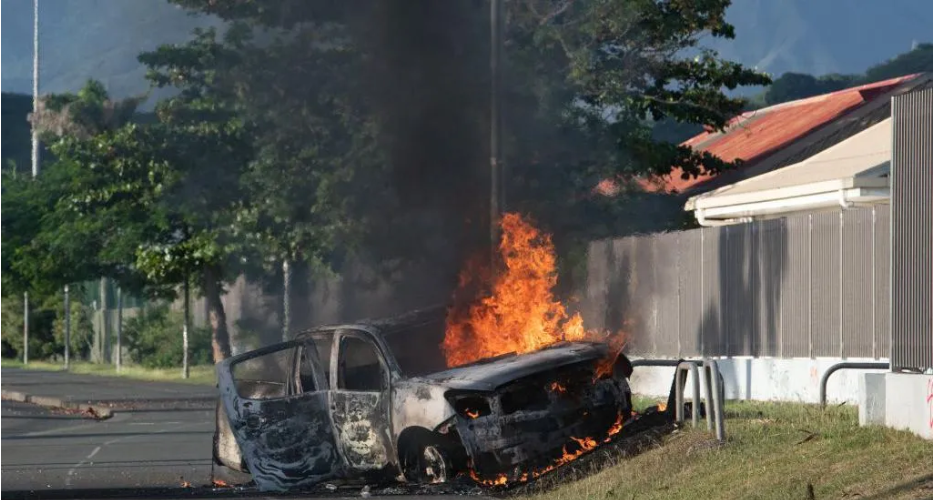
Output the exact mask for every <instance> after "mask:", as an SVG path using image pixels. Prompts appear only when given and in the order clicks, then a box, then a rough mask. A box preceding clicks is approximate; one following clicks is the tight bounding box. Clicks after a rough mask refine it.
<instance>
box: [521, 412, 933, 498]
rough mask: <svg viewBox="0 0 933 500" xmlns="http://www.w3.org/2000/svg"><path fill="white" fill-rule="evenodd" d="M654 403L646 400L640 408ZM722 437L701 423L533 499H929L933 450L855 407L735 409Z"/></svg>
mask: <svg viewBox="0 0 933 500" xmlns="http://www.w3.org/2000/svg"><path fill="white" fill-rule="evenodd" d="M648 401H649V400H646V399H644V398H640V399H638V400H636V406H639V404H640V405H641V406H644V405H646V404H648ZM655 401H657V400H655ZM726 434H727V443H726V444H725V445H724V446H723V447H721V448H716V447H715V446H710V445H711V444H714V443H713V442H712V441H714V440H712V436H711V435H710V434H709V433H708V432H707V431H706V426H705V424H704V425H702V427H701V428H700V429H698V430H693V429H690V428H689V426H688V427H687V428H685V430H683V431H681V432H677V433H674V434H671V435H669V436H667V437H666V438H665V440H664V442H663V444H662V445H661V446H658V447H654V448H652V449H649V450H648V451H646V452H644V453H642V454H640V455H636V456H634V457H632V458H627V459H619V460H618V461H617V462H615V465H613V466H611V467H608V468H605V469H604V470H601V471H597V472H595V473H594V474H592V475H590V476H588V477H586V478H583V479H580V480H576V481H572V482H564V483H563V484H559V486H557V487H556V488H553V489H545V487H544V486H543V485H542V486H541V487H540V488H539V489H538V491H537V492H536V493H534V494H532V495H531V496H530V497H528V498H529V499H567V500H576V499H614V498H618V499H624V500H630V499H633V498H634V499H637V500H650V499H658V500H676V499H682V498H683V499H690V500H700V499H711V498H716V499H743V500H744V499H781V500H784V499H797V498H799V499H807V498H815V499H829V498H833V499H848V498H853V499H855V498H857V499H860V500H869V499H872V500H874V499H879V500H880V499H885V500H888V499H895V500H896V499H921V498H923V499H930V498H933V443H931V442H929V441H924V440H923V439H921V438H919V437H917V436H915V435H913V434H910V433H908V432H905V431H895V430H891V429H887V428H879V427H859V425H858V417H857V413H856V410H855V409H854V408H851V407H832V408H828V409H826V410H825V411H824V410H821V409H820V408H819V407H817V406H813V405H803V404H790V403H754V402H743V403H730V404H728V405H727V406H726ZM542 483H543V482H542ZM808 485H812V488H813V496H812V497H810V496H809V495H808V492H807V490H808Z"/></svg>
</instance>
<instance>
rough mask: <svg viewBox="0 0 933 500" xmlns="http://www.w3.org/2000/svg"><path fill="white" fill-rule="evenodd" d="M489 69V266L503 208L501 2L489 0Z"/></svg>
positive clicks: (493, 261)
mask: <svg viewBox="0 0 933 500" xmlns="http://www.w3.org/2000/svg"><path fill="white" fill-rule="evenodd" d="M489 2H490V3H489V25H490V40H489V42H490V43H489V46H490V47H489V71H490V80H491V87H490V124H489V132H490V133H489V177H490V193H489V239H490V241H489V243H490V249H491V259H492V264H493V266H494V265H495V259H496V247H497V246H498V242H499V218H500V216H501V211H502V209H503V206H502V205H503V198H504V197H503V186H502V162H501V161H500V157H499V156H500V152H499V147H500V142H501V141H500V139H501V137H500V132H501V131H500V127H501V123H500V110H499V106H500V96H499V93H500V75H499V56H500V46H501V37H502V33H501V31H502V24H501V17H502V16H501V2H500V0H489Z"/></svg>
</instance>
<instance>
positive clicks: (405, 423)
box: [214, 310, 631, 491]
mask: <svg viewBox="0 0 933 500" xmlns="http://www.w3.org/2000/svg"><path fill="white" fill-rule="evenodd" d="M443 326H444V324H443V310H440V311H434V310H432V311H425V312H422V313H417V314H413V315H406V316H404V317H402V318H396V319H395V320H390V321H376V322H360V323H357V324H351V325H339V326H331V327H323V328H318V329H315V330H313V331H309V332H304V333H302V334H300V335H298V336H297V337H296V340H294V341H291V342H286V343H283V344H278V345H275V346H270V347H266V348H263V349H259V350H257V351H252V352H249V353H246V354H243V355H240V356H236V357H234V358H231V359H229V360H226V361H225V362H223V363H221V364H220V365H218V380H219V385H220V396H221V402H222V405H221V408H220V409H219V411H218V432H217V436H216V437H215V448H214V455H215V461H217V462H218V463H220V464H222V465H225V466H227V467H229V468H232V469H237V470H244V471H245V470H248V471H249V473H250V474H252V476H253V479H254V480H255V482H256V484H257V486H259V487H260V489H263V490H272V491H281V490H286V489H292V488H300V487H305V486H310V485H312V484H315V483H319V482H321V481H324V480H327V479H331V478H339V477H351V476H358V475H361V474H379V475H382V476H383V477H385V476H395V477H399V476H400V475H403V476H404V477H405V478H406V479H407V480H409V481H418V480H424V478H423V477H421V476H420V474H421V473H424V472H425V470H426V471H427V473H428V476H429V477H433V478H435V480H438V479H439V480H444V479H446V478H447V477H453V475H455V474H456V473H458V472H465V471H466V469H467V468H471V469H472V470H474V471H475V472H477V473H479V474H480V475H484V474H502V473H506V474H513V473H514V474H517V473H518V472H517V471H518V470H519V469H520V468H523V467H525V466H526V465H529V464H532V463H533V462H535V461H539V460H542V461H546V460H549V459H550V458H551V457H552V456H553V455H554V454H559V453H560V452H561V449H562V447H563V446H565V445H566V444H567V443H568V441H569V440H570V439H571V438H574V437H584V436H593V435H601V433H604V432H605V431H606V429H608V428H609V426H611V425H612V423H613V422H614V421H616V419H617V418H618V416H620V415H622V416H624V417H627V416H628V415H629V414H630V412H631V393H630V390H629V387H628V383H627V381H626V378H627V376H628V375H630V373H631V368H630V367H628V368H623V369H621V370H616V373H615V374H610V375H608V376H604V377H602V378H599V379H596V378H595V377H594V374H595V373H596V371H595V366H596V364H597V363H599V362H600V361H602V360H604V359H606V357H607V354H608V353H607V349H608V348H607V346H606V345H604V344H597V343H585V342H574V343H562V344H558V345H554V346H551V347H549V348H546V349H543V350H540V351H537V352H533V353H529V354H524V355H518V356H516V355H507V356H502V357H499V358H495V359H491V360H484V361H482V362H479V363H475V364H471V365H467V366H462V367H457V368H453V369H441V370H439V371H438V370H433V369H427V368H431V367H436V366H437V363H436V362H437V356H438V355H439V352H436V353H434V354H433V355H432V354H431V353H429V352H427V351H428V350H429V349H436V346H437V345H438V344H439V338H438V336H440V337H442V335H443ZM413 351H414V354H413ZM442 359H443V358H441V360H442ZM620 360H624V356H623V357H620ZM413 361H419V362H413ZM432 361H433V362H434V363H433V365H432V363H431V362H432ZM626 361H627V360H626ZM617 364H618V363H617ZM400 365H403V366H400ZM418 365H421V366H420V367H419V366H418ZM225 417H226V418H225ZM222 420H225V421H222ZM231 435H232V437H233V438H234V439H231ZM234 440H235V444H236V445H237V446H232V442H233V441H234ZM428 456H430V457H433V462H432V461H428V462H429V463H427V465H425V464H422V462H423V461H424V460H422V458H421V457H428ZM441 457H443V458H441ZM435 462H442V463H435ZM438 471H442V472H440V473H439V472H438Z"/></svg>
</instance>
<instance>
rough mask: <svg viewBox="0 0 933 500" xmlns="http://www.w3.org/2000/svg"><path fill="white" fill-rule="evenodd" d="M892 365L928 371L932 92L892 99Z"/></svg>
mask: <svg viewBox="0 0 933 500" xmlns="http://www.w3.org/2000/svg"><path fill="white" fill-rule="evenodd" d="M891 117H892V120H893V125H894V134H893V135H894V145H893V149H892V158H891V170H892V174H891V175H892V182H891V187H892V201H891V203H892V213H891V224H892V226H891V230H892V231H891V235H892V236H891V237H892V240H891V243H892V244H891V273H892V275H891V283H892V287H891V288H892V289H891V305H892V308H891V318H892V323H891V367H892V368H893V369H895V370H896V369H899V368H928V367H933V89H927V90H921V91H917V92H912V93H909V94H904V95H902V96H897V97H894V98H893V99H892V105H891Z"/></svg>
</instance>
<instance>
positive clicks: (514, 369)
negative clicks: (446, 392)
mask: <svg viewBox="0 0 933 500" xmlns="http://www.w3.org/2000/svg"><path fill="white" fill-rule="evenodd" d="M605 353H606V345H605V344H597V343H594V342H564V343H560V344H555V345H552V346H550V347H546V348H544V349H541V350H539V351H534V352H529V353H525V354H522V355H521V356H518V355H514V354H512V355H505V356H500V357H498V358H492V359H489V360H484V361H479V362H476V363H472V364H469V365H464V366H458V367H456V368H451V369H448V370H444V371H442V372H438V373H433V374H431V375H426V376H422V377H418V378H417V380H424V381H427V382H431V383H436V384H441V385H444V386H447V387H449V388H451V389H462V390H477V391H493V390H495V389H496V388H497V387H499V386H501V385H504V384H507V383H509V382H511V381H513V380H515V379H517V378H521V377H525V376H527V375H532V374H535V373H540V372H543V371H547V370H551V369H555V368H559V367H562V366H566V365H570V364H574V363H579V362H583V361H591V360H595V359H598V358H600V357H602V356H604V355H605Z"/></svg>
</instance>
